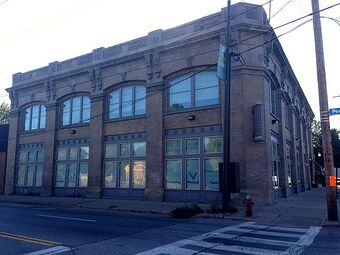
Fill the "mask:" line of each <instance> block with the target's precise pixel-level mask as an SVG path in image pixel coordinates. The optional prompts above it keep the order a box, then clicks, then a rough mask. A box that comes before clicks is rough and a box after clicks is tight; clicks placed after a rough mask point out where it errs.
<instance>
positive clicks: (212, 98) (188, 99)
mask: <svg viewBox="0 0 340 255" xmlns="http://www.w3.org/2000/svg"><path fill="white" fill-rule="evenodd" d="M216 104H219V86H218V79H217V77H216V72H201V73H198V74H196V75H191V74H188V75H184V76H181V77H179V78H176V79H175V80H172V81H170V89H169V109H170V110H171V111H177V110H183V109H187V108H194V107H204V106H209V105H216Z"/></svg>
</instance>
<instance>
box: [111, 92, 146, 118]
mask: <svg viewBox="0 0 340 255" xmlns="http://www.w3.org/2000/svg"><path fill="white" fill-rule="evenodd" d="M145 112H146V92H145V87H144V86H141V85H134V86H126V87H122V88H119V89H116V90H114V91H113V92H111V93H110V95H109V119H110V120H111V119H118V118H125V117H131V116H138V115H144V114H145Z"/></svg>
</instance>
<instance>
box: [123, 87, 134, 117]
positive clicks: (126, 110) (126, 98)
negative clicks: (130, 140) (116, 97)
mask: <svg viewBox="0 0 340 255" xmlns="http://www.w3.org/2000/svg"><path fill="white" fill-rule="evenodd" d="M129 116H132V87H125V88H123V89H122V117H129Z"/></svg>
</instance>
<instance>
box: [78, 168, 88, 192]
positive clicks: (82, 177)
mask: <svg viewBox="0 0 340 255" xmlns="http://www.w3.org/2000/svg"><path fill="white" fill-rule="evenodd" d="M87 176H88V164H87V163H80V164H79V187H87V178H88V177H87Z"/></svg>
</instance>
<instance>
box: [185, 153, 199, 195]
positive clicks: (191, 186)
mask: <svg viewBox="0 0 340 255" xmlns="http://www.w3.org/2000/svg"><path fill="white" fill-rule="evenodd" d="M185 165H186V166H185V172H186V178H185V179H186V187H185V188H186V189H188V190H199V189H200V174H199V173H200V161H199V159H187V160H186V162H185Z"/></svg>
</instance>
